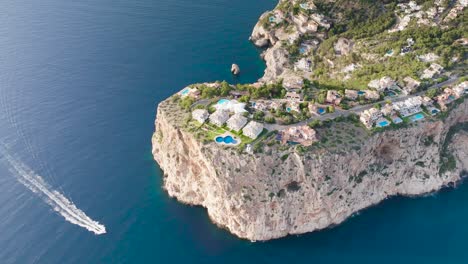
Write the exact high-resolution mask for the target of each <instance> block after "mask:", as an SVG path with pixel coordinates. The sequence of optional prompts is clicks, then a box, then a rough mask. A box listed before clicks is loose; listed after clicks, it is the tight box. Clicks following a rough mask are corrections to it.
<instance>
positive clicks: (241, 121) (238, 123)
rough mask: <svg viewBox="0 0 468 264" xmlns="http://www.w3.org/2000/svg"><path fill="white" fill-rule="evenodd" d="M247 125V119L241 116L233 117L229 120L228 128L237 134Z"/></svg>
mask: <svg viewBox="0 0 468 264" xmlns="http://www.w3.org/2000/svg"><path fill="white" fill-rule="evenodd" d="M245 124H247V118H246V117H244V116H242V115H240V114H235V115H233V116H231V118H229V120H228V121H227V126H228V127H229V128H230V129H232V130H234V131H237V132H239V131H240V130H241V129H242V128H243V127H244V126H245Z"/></svg>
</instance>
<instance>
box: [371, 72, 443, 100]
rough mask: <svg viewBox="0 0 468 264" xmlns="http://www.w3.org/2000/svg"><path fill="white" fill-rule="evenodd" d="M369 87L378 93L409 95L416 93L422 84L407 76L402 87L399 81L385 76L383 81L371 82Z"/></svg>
mask: <svg viewBox="0 0 468 264" xmlns="http://www.w3.org/2000/svg"><path fill="white" fill-rule="evenodd" d="M434 75H435V74H434ZM368 86H369V87H370V88H373V89H375V90H377V91H378V92H386V91H394V92H402V93H403V94H405V95H409V94H412V93H415V92H416V90H417V89H418V88H419V86H421V82H420V81H418V80H416V79H413V78H412V77H410V76H407V77H405V78H404V79H403V82H402V84H401V86H400V85H399V84H398V83H397V81H395V80H393V79H392V78H390V77H388V76H384V77H382V78H381V79H377V80H372V81H370V82H369V84H368Z"/></svg>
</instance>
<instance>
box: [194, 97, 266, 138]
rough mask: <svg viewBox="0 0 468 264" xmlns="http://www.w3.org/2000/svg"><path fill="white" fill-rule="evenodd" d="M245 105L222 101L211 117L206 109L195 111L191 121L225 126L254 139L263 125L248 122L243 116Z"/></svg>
mask: <svg viewBox="0 0 468 264" xmlns="http://www.w3.org/2000/svg"><path fill="white" fill-rule="evenodd" d="M244 107H245V104H242V103H239V102H237V101H235V100H226V99H224V100H223V101H222V103H221V104H220V103H218V104H217V107H216V108H217V109H216V111H215V112H214V113H212V114H211V115H210V114H209V112H208V111H207V110H206V109H195V110H194V111H193V112H192V119H194V120H196V121H197V122H199V123H201V124H203V123H205V122H206V121H209V123H210V124H213V125H215V126H218V127H222V126H224V125H226V126H227V127H228V128H229V129H230V130H232V131H235V132H240V131H242V133H243V134H244V135H245V136H247V137H250V138H252V139H256V138H257V137H258V136H259V135H260V134H261V133H262V131H263V128H264V127H263V124H261V123H259V122H256V121H250V122H249V120H248V119H247V117H245V116H244V115H243V113H245V112H246V110H245V109H244Z"/></svg>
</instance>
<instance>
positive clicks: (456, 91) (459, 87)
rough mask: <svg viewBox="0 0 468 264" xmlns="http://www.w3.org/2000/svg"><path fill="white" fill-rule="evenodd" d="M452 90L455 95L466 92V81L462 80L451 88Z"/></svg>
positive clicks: (467, 86)
mask: <svg viewBox="0 0 468 264" xmlns="http://www.w3.org/2000/svg"><path fill="white" fill-rule="evenodd" d="M453 92H454V94H455V95H456V96H457V97H461V96H463V95H464V94H468V81H464V82H462V83H460V84H458V85H457V86H455V87H454V88H453Z"/></svg>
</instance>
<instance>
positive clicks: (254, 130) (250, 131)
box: [242, 121, 263, 139]
mask: <svg viewBox="0 0 468 264" xmlns="http://www.w3.org/2000/svg"><path fill="white" fill-rule="evenodd" d="M262 131H263V125H262V124H261V123H258V122H255V121H250V123H248V124H247V126H245V127H244V128H243V129H242V133H243V134H244V135H245V136H247V137H249V138H252V139H256V138H257V137H258V136H259V135H260V134H261V133H262Z"/></svg>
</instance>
